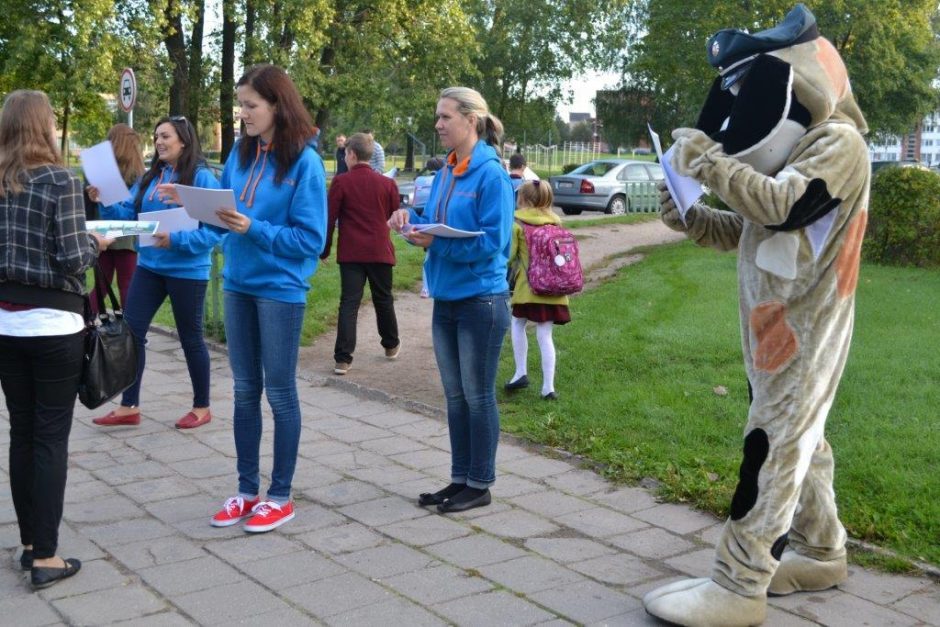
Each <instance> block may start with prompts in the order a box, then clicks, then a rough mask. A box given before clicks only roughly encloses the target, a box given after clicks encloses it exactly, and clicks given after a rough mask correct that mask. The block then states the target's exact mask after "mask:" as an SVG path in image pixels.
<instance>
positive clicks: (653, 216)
mask: <svg viewBox="0 0 940 627" xmlns="http://www.w3.org/2000/svg"><path fill="white" fill-rule="evenodd" d="M658 219H659V213H658V212H656V213H627V214H624V215H619V216H605V217H602V218H592V219H590V220H565V218H564V217H562V221H563V222H564V224H565V228H566V229H569V230H574V229H586V228H588V227H592V226H605V225H607V224H637V223H639V222H652V221H653V220H658Z"/></svg>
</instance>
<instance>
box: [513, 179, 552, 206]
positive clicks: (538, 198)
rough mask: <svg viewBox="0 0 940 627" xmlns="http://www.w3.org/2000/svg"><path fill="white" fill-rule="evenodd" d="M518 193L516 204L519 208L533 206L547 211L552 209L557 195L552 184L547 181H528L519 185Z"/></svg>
mask: <svg viewBox="0 0 940 627" xmlns="http://www.w3.org/2000/svg"><path fill="white" fill-rule="evenodd" d="M516 194H518V197H517V198H516V206H517V207H519V208H524V207H531V208H533V209H538V210H540V211H544V212H546V213H550V212H551V211H552V205H553V204H554V202H555V195H554V194H553V193H552V186H551V185H549V184H548V183H547V182H545V181H526V182H525V183H523V184H522V185H520V186H519V189H518V191H517V192H516Z"/></svg>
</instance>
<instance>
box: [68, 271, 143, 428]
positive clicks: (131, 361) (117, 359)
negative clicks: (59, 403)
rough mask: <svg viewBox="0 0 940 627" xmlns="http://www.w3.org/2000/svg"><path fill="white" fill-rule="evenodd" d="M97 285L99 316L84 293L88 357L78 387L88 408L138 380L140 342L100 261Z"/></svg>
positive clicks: (115, 394) (79, 396)
mask: <svg viewBox="0 0 940 627" xmlns="http://www.w3.org/2000/svg"><path fill="white" fill-rule="evenodd" d="M95 285H96V286H97V288H98V289H96V290H95V292H96V294H97V299H98V315H97V316H95V315H94V314H93V313H92V311H91V299H90V298H89V296H88V295H87V294H86V295H85V356H84V360H83V362H82V379H81V383H80V384H79V387H78V400H79V401H81V403H82V405H84V406H85V407H87V408H88V409H96V408H98V407H100V406H101V405H104V404H105V403H107V402H108V401H110V400H111V399H112V398H114V397H115V396H117V395H118V394H120V393H121V392H123V391H124V390H126V389H127V388H129V387H130V386H132V385H133V384H134V381H136V380H137V343H136V342H135V341H134V336H133V334H132V333H131V329H130V327H129V326H127V321H125V320H124V311H123V310H122V309H121V307H120V305H119V304H118V300H117V298H115V296H114V290H113V289H111V286H110V285H109V284H108V283H107V282H106V281H105V280H104V279H103V277H102V274H101V268H99V267H98V264H97V263H95ZM102 286H103V287H102ZM105 288H106V289H107V291H108V297H109V298H110V299H111V311H110V312H109V311H108V310H107V309H105V302H104V293H103V292H104V289H105Z"/></svg>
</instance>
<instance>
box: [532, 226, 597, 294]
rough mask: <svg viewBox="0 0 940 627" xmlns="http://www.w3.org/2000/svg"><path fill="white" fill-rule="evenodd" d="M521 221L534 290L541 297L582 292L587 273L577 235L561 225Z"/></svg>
mask: <svg viewBox="0 0 940 627" xmlns="http://www.w3.org/2000/svg"><path fill="white" fill-rule="evenodd" d="M520 224H522V230H523V232H524V233H525V243H526V246H527V247H528V248H529V267H528V268H526V278H527V279H528V280H529V287H530V288H531V289H532V293H533V294H537V295H539V296H565V295H567V294H576V293H578V292H580V291H581V289H582V288H583V287H584V275H583V274H582V273H581V260H580V259H579V258H578V242H577V240H576V239H575V238H574V235H572V234H571V232H570V231H568V230H567V229H563V228H562V227H560V226H558V225H557V224H544V225H542V226H532V225H531V224H526V223H525V222H520Z"/></svg>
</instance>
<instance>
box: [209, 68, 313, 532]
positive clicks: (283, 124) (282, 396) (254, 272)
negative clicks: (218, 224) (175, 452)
mask: <svg viewBox="0 0 940 627" xmlns="http://www.w3.org/2000/svg"><path fill="white" fill-rule="evenodd" d="M237 97H238V104H239V107H240V110H239V117H241V120H242V123H243V127H242V139H241V141H240V142H239V143H238V145H236V146H235V148H234V149H233V150H232V153H231V154H230V155H229V157H228V160H227V161H226V163H225V169H224V170H223V172H222V186H223V187H225V188H231V189H233V190H235V197H236V207H235V208H234V209H220V210H219V211H218V212H217V213H218V216H219V218H220V219H221V220H222V221H223V222H224V223H225V224H226V225H227V226H228V228H229V231H228V232H229V235H228V236H227V237H226V239H225V244H224V245H223V252H224V254H225V266H224V269H223V276H224V278H225V335H226V338H227V341H228V351H229V361H230V362H231V366H232V375H233V378H234V379H235V416H234V427H235V449H236V453H237V455H238V493H237V494H236V496H233V497H231V498H229V499H228V500H227V501H226V502H225V504H224V506H223V507H222V509H221V511H219V512H218V513H217V514H216V515H215V516H214V517H213V519H212V521H211V523H212V525H213V526H216V527H227V526H229V525H234V524H237V523H238V522H239V521H241V520H242V519H243V518H250V519H249V520H248V521H247V523H246V524H245V530H246V531H250V532H263V531H270V530H271V529H274V528H276V527H279V526H280V525H282V524H284V523H286V522H287V521H289V520H291V519H292V518H293V517H294V506H293V503H292V502H291V482H292V480H293V477H294V468H295V466H296V463H297V449H298V446H299V444H300V425H301V416H300V400H299V398H298V396H297V383H296V371H297V356H298V350H299V346H300V331H301V327H302V325H303V319H304V308H305V306H306V303H307V290H308V289H310V282H309V280H310V277H311V276H312V275H313V273H314V271H315V270H316V267H317V261H318V258H319V256H320V253H321V252H322V251H323V245H324V235H325V233H326V214H327V211H326V172H325V171H324V169H323V161H322V160H321V159H320V156H319V155H318V154H317V152H316V150H314V149H313V148H312V147H311V145H310V140H311V139H312V138H313V137H314V126H313V121H312V120H311V119H310V115H309V114H308V113H307V110H306V109H305V108H304V106H303V101H302V100H301V97H300V94H299V93H298V91H297V88H296V87H295V86H294V83H293V81H291V79H290V78H289V77H288V76H287V73H286V72H284V70H282V69H280V68H278V67H275V66H273V65H258V66H255V67H253V68H251V69H249V70H248V71H247V72H246V73H245V75H244V76H242V77H241V79H239V81H238V84H237ZM262 391H264V392H266V393H267V397H268V403H269V404H270V405H271V410H272V412H273V413H274V463H273V468H272V471H271V485H270V487H269V488H268V492H267V498H266V499H264V500H262V499H260V496H259V495H260V487H261V486H260V476H259V462H260V459H259V458H260V447H261V430H262V422H261V393H262Z"/></svg>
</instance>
